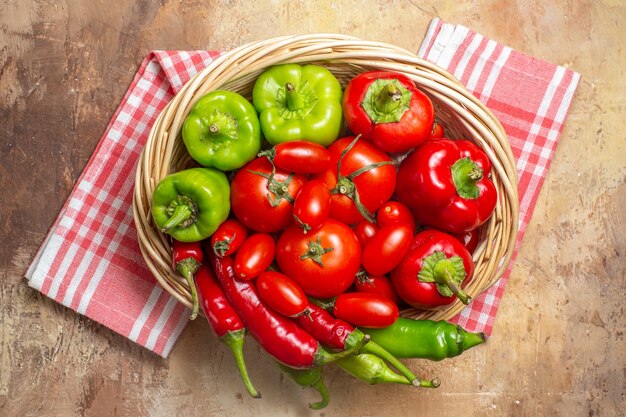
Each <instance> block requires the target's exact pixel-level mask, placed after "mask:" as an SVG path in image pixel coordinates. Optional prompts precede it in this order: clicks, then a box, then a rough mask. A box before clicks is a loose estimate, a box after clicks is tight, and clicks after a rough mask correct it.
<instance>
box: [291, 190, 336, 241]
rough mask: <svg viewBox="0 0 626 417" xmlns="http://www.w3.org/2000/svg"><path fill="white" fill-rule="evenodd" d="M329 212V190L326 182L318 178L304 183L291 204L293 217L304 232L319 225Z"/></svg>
mask: <svg viewBox="0 0 626 417" xmlns="http://www.w3.org/2000/svg"><path fill="white" fill-rule="evenodd" d="M329 212H330V190H329V189H328V187H327V186H326V184H325V183H324V182H323V181H320V180H311V181H309V182H307V183H306V184H304V186H303V187H302V189H301V190H300V192H299V193H298V195H297V196H296V202H295V203H294V204H293V217H294V218H295V220H296V222H297V223H298V225H299V226H300V227H301V228H302V229H303V230H304V233H306V232H308V231H309V230H315V229H317V228H318V227H320V226H321V225H322V223H324V221H325V220H326V219H327V218H328V213H329Z"/></svg>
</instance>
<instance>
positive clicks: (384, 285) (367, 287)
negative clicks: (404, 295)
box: [355, 273, 400, 304]
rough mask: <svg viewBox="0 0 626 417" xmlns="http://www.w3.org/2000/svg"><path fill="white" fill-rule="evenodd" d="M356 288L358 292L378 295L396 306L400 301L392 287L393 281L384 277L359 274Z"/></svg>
mask: <svg viewBox="0 0 626 417" xmlns="http://www.w3.org/2000/svg"><path fill="white" fill-rule="evenodd" d="M355 286H356V290H357V291H358V292H369V293H372V294H378V295H381V296H383V297H385V298H387V299H389V300H391V301H393V302H394V303H395V304H398V302H399V301H400V298H399V297H398V294H396V290H394V289H393V285H391V280H390V279H389V278H387V277H386V276H384V275H367V273H365V274H357V279H356V283H355Z"/></svg>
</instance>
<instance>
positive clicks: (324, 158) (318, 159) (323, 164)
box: [266, 140, 330, 174]
mask: <svg viewBox="0 0 626 417" xmlns="http://www.w3.org/2000/svg"><path fill="white" fill-rule="evenodd" d="M266 153H267V154H268V156H269V157H270V159H272V160H273V161H274V164H275V165H276V166H277V167H279V168H282V169H284V170H285V171H289V172H299V173H302V174H318V173H320V172H323V171H325V170H327V169H328V168H329V167H330V153H329V152H328V150H327V149H326V148H324V147H323V146H322V145H320V144H318V143H313V142H309V141H306V140H297V141H293V142H284V143H279V144H278V145H276V146H274V147H273V148H272V149H271V150H270V151H269V152H266Z"/></svg>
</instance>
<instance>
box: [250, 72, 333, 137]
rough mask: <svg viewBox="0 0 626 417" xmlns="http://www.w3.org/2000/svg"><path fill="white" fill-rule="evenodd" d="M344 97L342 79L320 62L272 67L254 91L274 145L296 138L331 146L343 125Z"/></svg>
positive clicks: (257, 83) (267, 133) (264, 123)
mask: <svg viewBox="0 0 626 417" xmlns="http://www.w3.org/2000/svg"><path fill="white" fill-rule="evenodd" d="M341 99H342V90H341V85H340V84H339V81H337V79H336V78H335V76H334V75H333V74H332V73H331V72H330V71H329V70H327V69H326V68H324V67H321V66H318V65H305V66H300V65H298V64H283V65H277V66H274V67H271V68H269V69H268V70H267V71H265V72H263V73H262V74H261V75H260V76H259V77H258V78H257V81H256V82H255V84H254V89H253V91H252V102H253V104H254V107H256V109H257V111H258V112H259V119H260V121H261V130H262V131H263V134H264V135H265V137H266V138H267V140H268V142H270V143H271V144H272V145H276V144H278V143H282V142H291V141H294V140H308V141H310V142H315V143H319V144H321V145H324V146H328V145H330V144H331V143H332V142H333V141H334V140H335V139H337V137H338V136H339V133H340V132H341V128H342V126H343V117H342V110H341Z"/></svg>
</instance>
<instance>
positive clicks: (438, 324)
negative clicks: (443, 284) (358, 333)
mask: <svg viewBox="0 0 626 417" xmlns="http://www.w3.org/2000/svg"><path fill="white" fill-rule="evenodd" d="M362 330H363V332H365V333H366V334H369V335H370V336H371V338H372V341H374V342H376V343H377V344H378V345H380V346H382V347H383V348H384V349H386V350H387V351H389V352H390V353H391V354H392V355H394V356H396V357H398V358H424V359H430V360H433V361H440V360H442V359H445V358H453V357H455V356H459V355H460V354H461V353H463V352H465V351H466V350H467V349H470V348H472V347H474V346H476V345H480V344H481V343H483V342H485V340H486V336H485V334H484V333H482V332H481V333H470V332H468V331H466V330H464V329H463V328H462V327H461V326H458V325H456V324H453V323H449V322H447V321H432V320H412V319H406V318H402V317H400V318H399V319H398V320H396V322H395V323H394V324H392V325H391V326H389V327H386V328H384V329H362Z"/></svg>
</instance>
